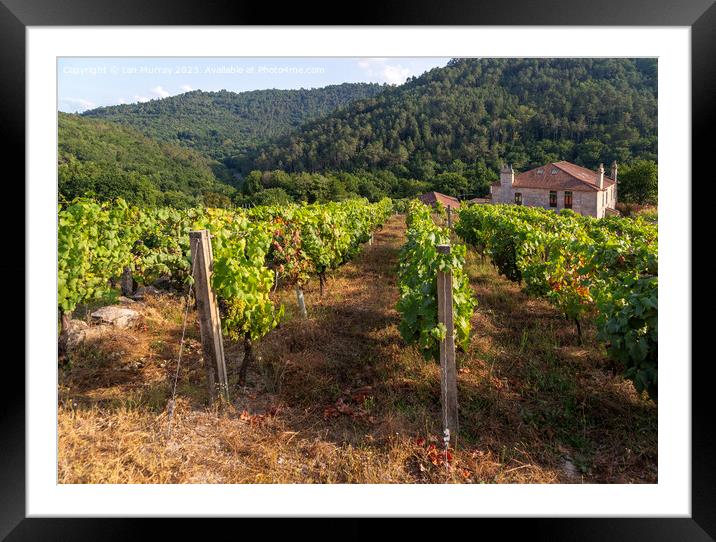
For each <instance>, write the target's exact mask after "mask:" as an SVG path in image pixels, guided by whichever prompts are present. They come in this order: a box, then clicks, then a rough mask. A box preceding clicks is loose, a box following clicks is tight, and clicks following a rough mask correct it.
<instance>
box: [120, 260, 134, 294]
mask: <svg viewBox="0 0 716 542" xmlns="http://www.w3.org/2000/svg"><path fill="white" fill-rule="evenodd" d="M119 285H120V287H121V288H122V295H123V296H126V297H129V296H131V295H132V294H133V293H134V278H133V277H132V270H131V269H130V267H129V266H126V267H125V268H124V270H123V271H122V278H121V279H120V281H119Z"/></svg>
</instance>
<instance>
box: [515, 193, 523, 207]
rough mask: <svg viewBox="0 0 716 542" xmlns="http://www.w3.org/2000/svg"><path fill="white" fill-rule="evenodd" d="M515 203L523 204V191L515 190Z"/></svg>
mask: <svg viewBox="0 0 716 542" xmlns="http://www.w3.org/2000/svg"><path fill="white" fill-rule="evenodd" d="M515 205H522V192H515Z"/></svg>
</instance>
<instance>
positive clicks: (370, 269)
mask: <svg viewBox="0 0 716 542" xmlns="http://www.w3.org/2000/svg"><path fill="white" fill-rule="evenodd" d="M404 227H405V226H404V223H403V220H402V218H401V217H396V218H393V219H391V220H390V221H389V223H388V224H387V225H386V228H385V229H384V230H383V231H381V232H379V233H378V234H376V236H375V243H374V245H373V246H365V247H364V250H363V252H362V253H361V254H360V255H359V256H357V257H356V259H354V260H353V261H352V262H350V263H348V264H346V265H345V266H343V267H342V268H341V269H340V270H338V271H337V272H336V273H335V274H334V275H333V276H332V277H329V280H328V284H327V290H326V294H325V296H324V297H323V298H321V297H320V296H319V294H318V284H317V281H316V284H310V285H309V287H307V288H306V290H305V297H306V304H307V307H308V310H309V318H308V319H306V320H304V319H302V318H300V317H299V316H298V314H297V311H296V303H295V297H294V292H293V290H292V289H290V288H286V289H282V288H279V290H278V291H277V292H276V294H275V296H276V299H277V301H280V302H283V303H284V305H285V306H286V318H285V321H284V322H283V323H282V324H281V325H280V326H279V328H277V329H276V330H274V331H273V332H271V333H270V334H269V335H268V336H267V337H266V338H265V339H264V340H263V341H262V343H261V345H260V346H259V348H258V355H259V358H260V359H259V361H258V363H257V364H256V366H254V367H252V368H251V369H250V371H249V375H248V379H247V384H246V386H245V387H243V388H236V387H234V389H232V403H231V404H224V405H219V406H217V407H215V408H213V409H212V408H209V407H207V406H206V400H207V397H206V392H205V384H204V372H203V368H202V360H201V352H200V344H199V330H198V325H197V322H196V320H195V317H194V315H192V314H191V313H190V315H191V316H190V320H189V325H188V329H187V335H188V341H187V343H186V345H185V350H184V357H183V359H182V367H181V371H180V378H179V384H178V400H177V404H176V407H175V413H174V416H173V420H172V422H171V432H170V431H169V430H170V427H169V419H168V416H167V403H168V400H169V397H170V392H171V383H172V382H173V377H174V371H175V369H176V359H177V354H178V345H179V337H180V336H181V322H182V316H183V304H182V301H181V299H180V298H178V297H174V296H170V295H163V296H158V297H154V298H149V299H147V300H146V302H145V303H144V305H143V306H141V307H139V308H140V310H141V312H142V315H143V324H142V326H141V328H140V329H139V330H133V331H131V332H116V333H114V334H112V335H111V336H109V337H105V338H103V339H102V341H101V342H99V343H97V344H93V345H86V346H84V347H83V348H82V349H81V350H78V351H77V352H75V353H74V354H73V355H72V356H71V357H70V360H69V363H68V364H67V365H66V366H64V367H63V368H61V370H60V383H59V384H60V406H59V414H58V423H59V465H58V469H59V480H60V482H62V483H446V482H462V483H465V482H467V483H572V482H582V481H585V482H592V483H598V482H652V483H653V482H656V407H655V405H653V403H651V402H649V401H647V400H645V399H644V398H641V397H638V396H637V394H636V393H635V391H634V390H633V388H632V387H631V385H629V384H628V383H626V382H624V381H623V379H621V378H619V377H618V376H614V375H611V374H610V373H609V369H608V364H607V362H606V360H605V359H604V357H603V353H602V352H601V349H600V347H599V345H598V344H597V343H596V342H595V340H594V330H593V329H589V328H588V329H587V330H586V340H585V345H584V346H581V347H578V346H576V340H575V337H574V330H573V329H572V327H571V326H570V325H569V324H568V323H567V322H565V321H564V320H562V319H561V318H560V317H559V315H558V314H556V313H555V311H554V310H553V309H552V308H551V307H549V306H548V305H546V304H544V303H542V302H540V301H539V300H532V299H529V298H526V297H525V296H524V295H523V294H522V293H521V292H520V291H519V289H518V288H517V287H516V286H514V285H512V284H510V283H508V282H507V281H505V280H503V279H502V278H500V277H497V276H496V275H495V273H494V271H493V270H492V269H491V268H490V267H489V266H487V265H482V264H480V262H479V261H477V260H476V259H474V258H471V260H470V262H469V272H470V275H471V277H472V281H473V287H474V289H475V291H476V294H477V296H478V299H479V301H480V306H479V308H478V311H477V314H476V315H475V319H474V329H475V332H474V337H473V339H472V342H471V345H470V348H469V350H468V352H466V353H461V354H460V355H459V356H458V363H459V366H460V371H459V375H458V380H459V381H458V386H459V400H460V409H461V414H460V415H461V419H460V422H461V434H460V438H459V442H458V449H457V451H455V452H454V454H453V457H452V458H451V461H450V462H449V465H448V466H446V465H445V463H444V461H443V457H444V456H443V454H442V453H437V449H434V448H435V447H436V446H438V445H439V442H438V439H437V436H438V435H439V434H440V433H441V428H440V427H439V418H440V416H439V413H440V407H439V398H440V397H439V371H438V366H437V364H435V363H428V362H425V361H424V360H423V358H422V357H421V356H420V354H419V353H418V352H416V351H415V350H414V349H413V348H409V347H406V346H405V345H404V344H403V342H402V340H401V339H400V335H399V333H398V328H397V324H398V322H399V316H398V314H397V312H396V311H395V308H394V307H395V303H396V301H397V295H398V293H397V288H396V285H395V270H396V266H397V250H398V248H399V247H400V245H401V244H402V243H403V240H404V233H403V232H404ZM241 357H242V351H241V349H240V347H238V346H235V345H228V348H227V363H229V366H230V371H231V370H235V368H236V366H237V364H238V362H240V360H241ZM232 381H235V377H233V376H232Z"/></svg>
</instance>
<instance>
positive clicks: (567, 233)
mask: <svg viewBox="0 0 716 542" xmlns="http://www.w3.org/2000/svg"><path fill="white" fill-rule="evenodd" d="M456 231H457V233H458V235H459V236H460V237H461V238H462V239H464V240H465V241H466V242H468V243H471V244H472V245H473V246H475V248H476V249H477V250H478V252H479V253H480V254H482V255H487V256H489V258H490V259H491V261H492V262H493V263H494V265H495V266H496V268H497V269H498V270H499V272H500V273H501V274H502V275H504V276H505V277H507V278H508V279H510V280H512V281H516V282H518V283H520V284H521V283H524V285H525V291H527V292H528V293H530V294H533V295H536V296H539V297H544V298H545V299H547V300H548V301H549V302H550V303H552V304H553V305H554V306H555V307H556V308H557V309H559V311H560V312H562V313H563V314H564V315H565V317H566V318H568V319H570V320H572V321H574V323H575V325H576V327H577V332H578V334H579V338H580V340H581V335H582V332H581V322H582V321H583V320H584V318H587V317H593V318H596V322H597V329H598V333H599V338H600V339H601V340H602V341H604V343H605V345H606V347H607V351H608V353H609V355H610V356H611V357H612V358H613V359H614V360H615V361H617V362H618V363H620V364H621V365H622V370H623V372H624V375H625V376H626V377H627V378H629V379H630V380H632V381H633V382H634V385H635V386H636V389H637V390H638V391H642V390H647V391H648V393H649V395H651V396H652V397H653V398H654V399H656V397H657V390H658V381H657V360H658V355H657V354H658V352H657V347H658V341H657V329H658V326H657V316H658V315H657V311H658V245H657V226H656V224H653V223H651V222H648V221H646V220H643V219H636V220H629V219H622V218H617V217H611V218H605V219H594V218H591V217H585V216H581V215H577V214H575V213H573V212H571V211H568V210H564V211H561V212H560V213H559V214H555V213H553V212H551V211H548V210H545V209H540V208H534V207H532V208H528V207H521V206H512V205H509V206H486V205H483V206H472V207H469V208H468V209H466V210H464V211H463V212H461V213H460V221H459V223H458V226H457V228H456Z"/></svg>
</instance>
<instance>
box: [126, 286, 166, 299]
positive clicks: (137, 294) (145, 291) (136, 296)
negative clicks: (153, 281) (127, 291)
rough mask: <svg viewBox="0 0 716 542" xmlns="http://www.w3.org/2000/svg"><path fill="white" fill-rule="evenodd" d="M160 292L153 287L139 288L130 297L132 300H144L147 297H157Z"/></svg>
mask: <svg viewBox="0 0 716 542" xmlns="http://www.w3.org/2000/svg"><path fill="white" fill-rule="evenodd" d="M160 293H161V292H160V291H159V290H157V289H156V288H155V287H154V286H140V287H139V288H137V291H136V292H134V295H133V296H132V299H144V296H145V295H147V294H149V295H157V294H160Z"/></svg>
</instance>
